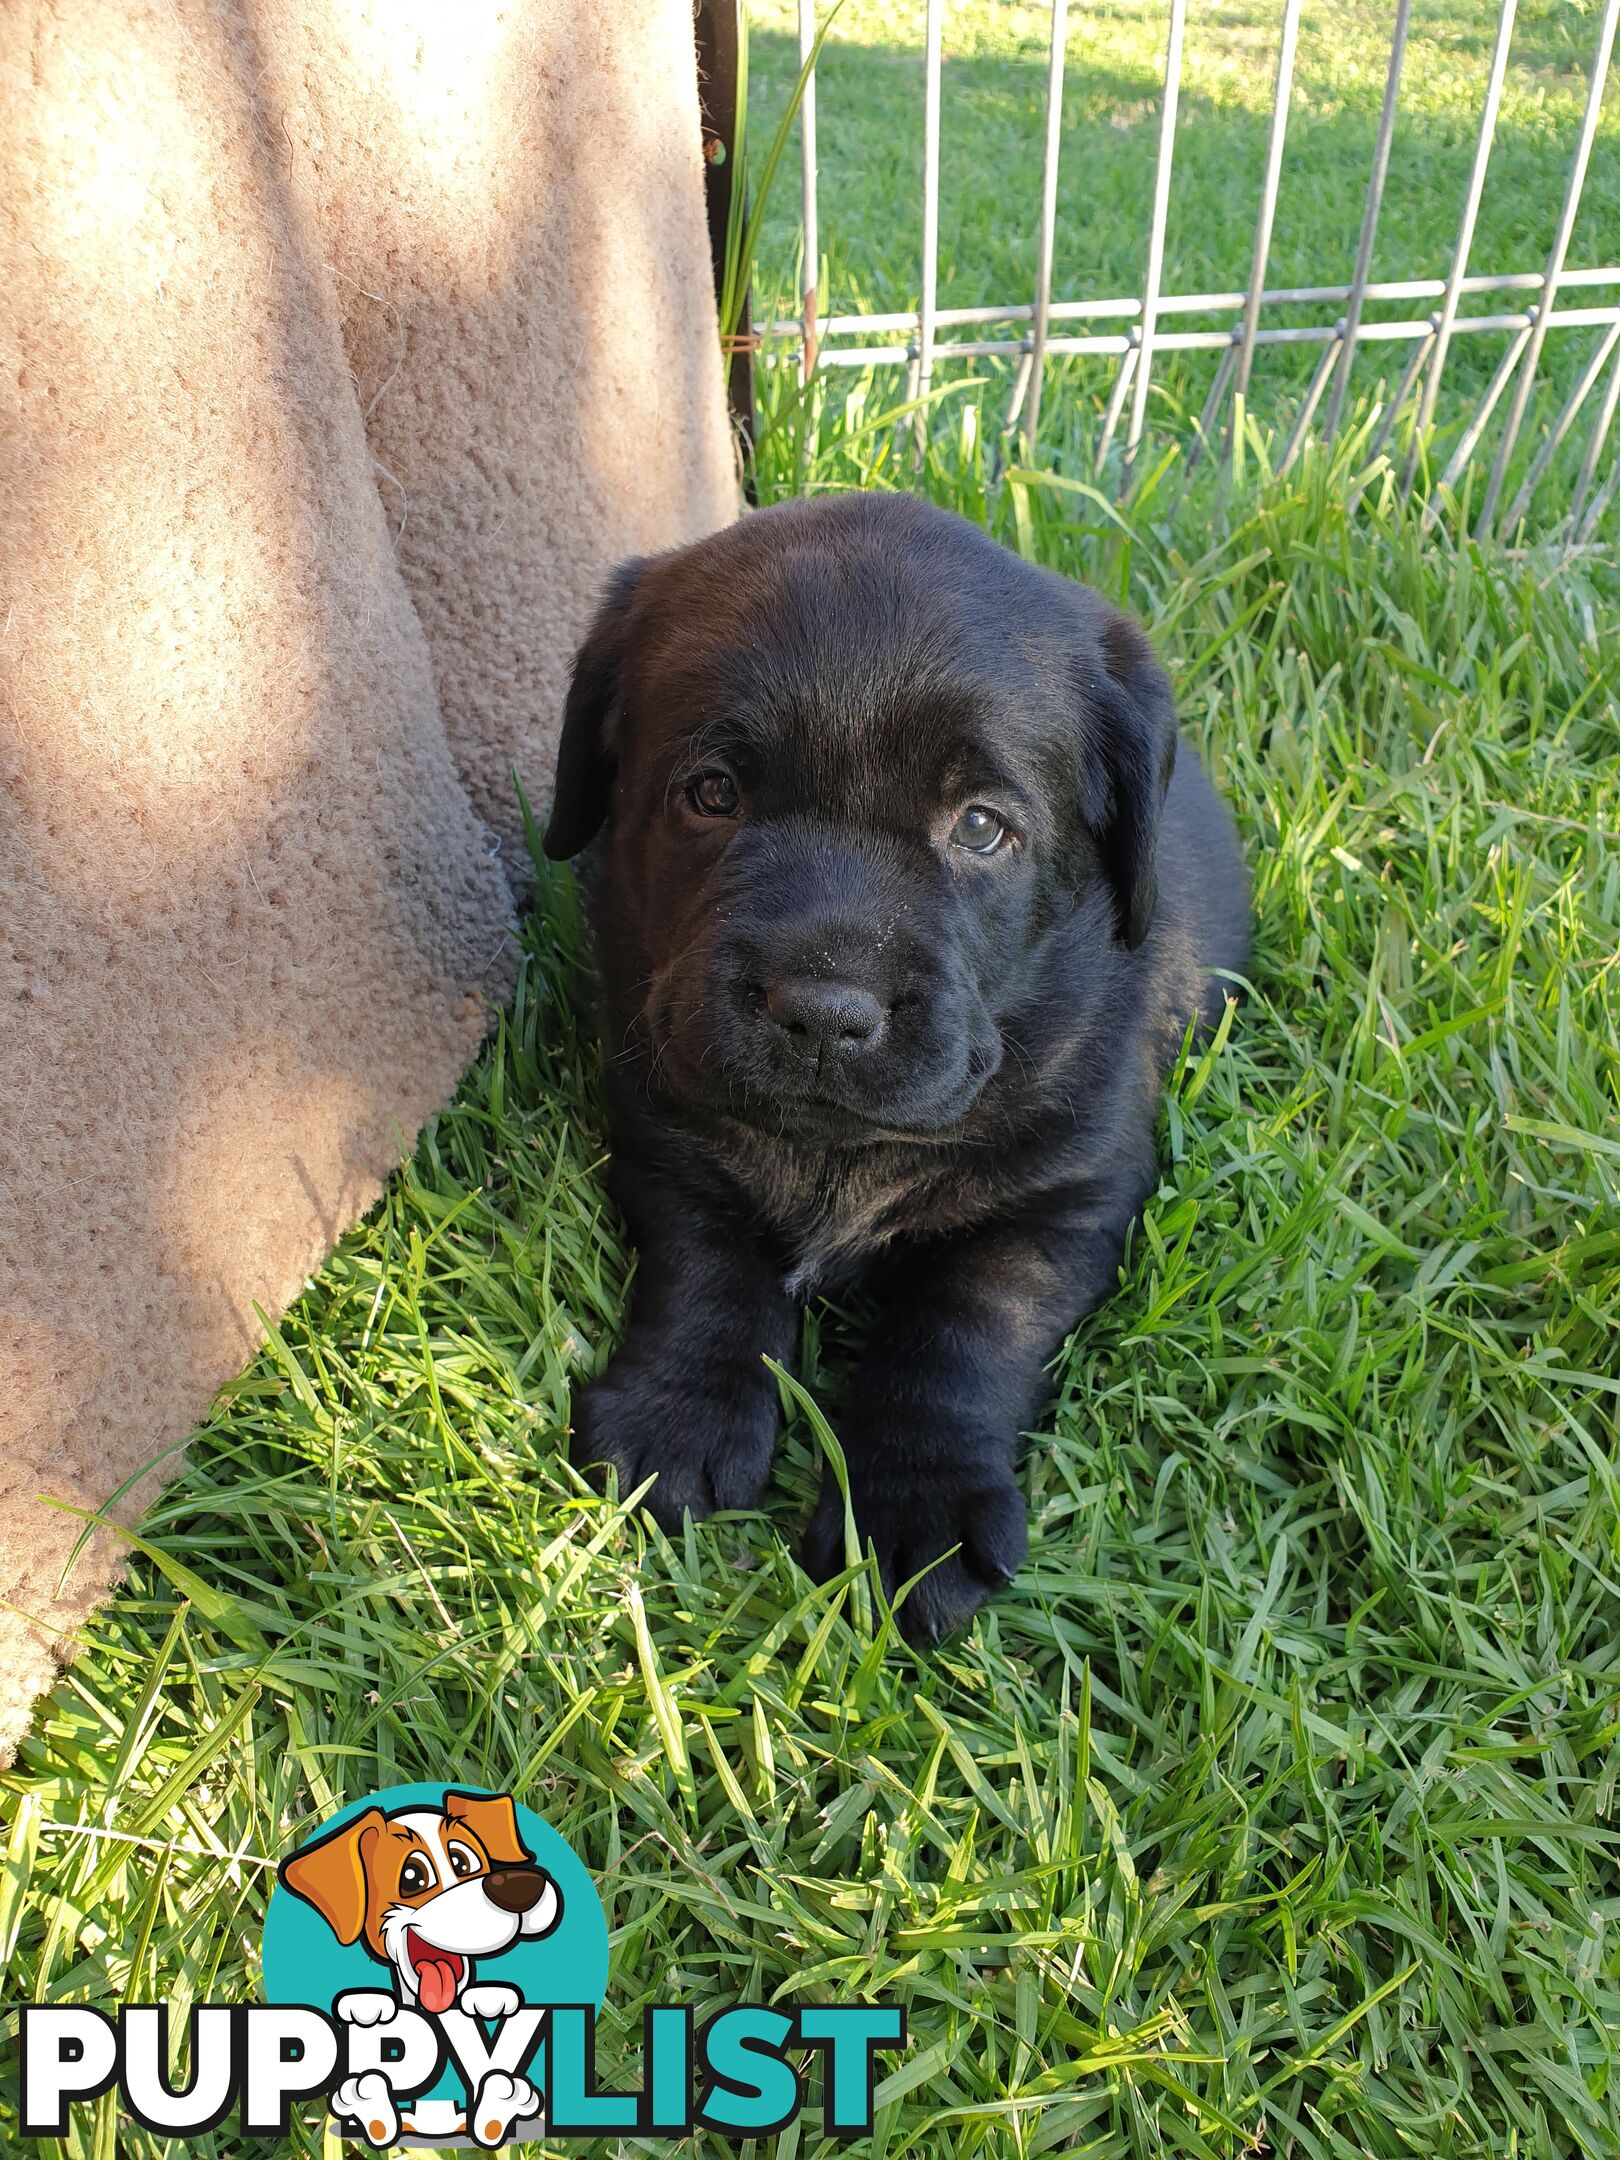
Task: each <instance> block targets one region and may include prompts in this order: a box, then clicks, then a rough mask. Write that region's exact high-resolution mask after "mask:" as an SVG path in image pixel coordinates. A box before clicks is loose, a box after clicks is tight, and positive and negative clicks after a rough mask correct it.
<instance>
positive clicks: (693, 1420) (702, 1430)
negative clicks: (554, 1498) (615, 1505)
mask: <svg viewBox="0 0 1620 2160" xmlns="http://www.w3.org/2000/svg"><path fill="white" fill-rule="evenodd" d="M778 1423H779V1411H778V1406H777V1400H776V1391H775V1389H774V1388H772V1387H769V1386H768V1385H766V1384H763V1377H762V1376H756V1375H755V1374H754V1373H753V1372H749V1373H748V1374H747V1375H746V1385H738V1384H736V1383H732V1382H728V1381H727V1379H726V1378H725V1377H724V1376H722V1375H721V1374H719V1373H716V1374H714V1375H713V1376H709V1375H704V1376H701V1377H700V1378H699V1379H698V1381H697V1382H696V1384H694V1383H693V1382H692V1381H690V1380H686V1381H683V1380H682V1379H681V1378H680V1377H679V1376H678V1375H673V1374H671V1375H666V1374H663V1373H661V1372H658V1371H655V1370H652V1369H650V1368H649V1367H648V1366H647V1365H644V1364H642V1363H640V1362H639V1361H638V1362H637V1363H634V1364H632V1363H629V1362H628V1361H626V1360H624V1359H621V1360H620V1361H619V1363H618V1364H616V1365H613V1366H610V1367H609V1369H608V1370H607V1372H606V1373H604V1375H603V1376H602V1378H601V1379H600V1380H597V1381H595V1382H594V1383H593V1384H592V1385H591V1386H590V1387H588V1388H586V1389H585V1390H584V1391H583V1392H582V1393H580V1394H577V1395H576V1396H575V1397H574V1414H573V1427H574V1438H573V1444H572V1446H571V1448H570V1449H569V1455H570V1459H571V1460H572V1462H573V1464H574V1466H575V1468H576V1469H578V1470H583V1471H585V1472H586V1473H587V1474H595V1475H597V1476H598V1477H599V1476H600V1475H601V1474H602V1472H603V1471H604V1470H609V1469H611V1470H613V1471H615V1472H616V1473H617V1475H618V1480H619V1496H620V1498H621V1499H623V1498H624V1497H625V1495H626V1494H628V1493H632V1492H634V1491H635V1489H636V1487H637V1486H638V1485H640V1484H642V1483H643V1482H644V1480H646V1479H647V1478H649V1477H653V1476H655V1475H656V1477H657V1480H658V1482H657V1483H656V1484H655V1485H654V1486H653V1487H652V1489H651V1490H650V1491H649V1492H648V1494H647V1496H646V1498H645V1500H644V1501H643V1503H642V1504H643V1506H644V1507H645V1508H646V1509H647V1511H648V1513H649V1514H651V1515H652V1516H653V1518H654V1520H655V1521H657V1522H658V1523H660V1524H661V1525H662V1527H663V1528H664V1529H665V1530H678V1529H679V1528H680V1525H681V1518H682V1516H683V1515H687V1514H690V1515H691V1517H692V1519H693V1521H694V1522H696V1521H700V1520H701V1519H702V1517H703V1516H705V1515H708V1514H712V1513H713V1511H714V1510H715V1509H716V1508H750V1507H754V1506H756V1505H757V1504H758V1502H759V1500H760V1497H761V1495H762V1494H763V1493H764V1491H765V1487H766V1485H767V1484H768V1483H769V1481H770V1475H771V1457H772V1455H773V1454H774V1452H775V1449H776V1434H777V1427H778Z"/></svg>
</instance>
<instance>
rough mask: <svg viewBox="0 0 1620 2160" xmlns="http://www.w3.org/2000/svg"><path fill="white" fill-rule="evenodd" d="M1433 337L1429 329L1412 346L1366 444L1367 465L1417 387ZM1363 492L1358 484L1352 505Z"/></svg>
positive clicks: (1431, 346)
mask: <svg viewBox="0 0 1620 2160" xmlns="http://www.w3.org/2000/svg"><path fill="white" fill-rule="evenodd" d="M1434 339H1435V333H1434V332H1433V331H1432V330H1431V331H1430V332H1429V334H1428V336H1427V337H1422V338H1419V339H1418V341H1417V343H1416V344H1415V345H1414V346H1413V348H1412V356H1411V358H1410V359H1409V360H1408V361H1407V363H1406V369H1405V372H1404V373H1403V374H1402V376H1401V379H1400V381H1399V383H1398V384H1397V385H1396V388H1395V395H1394V396H1393V397H1392V398H1391V399H1390V401H1389V403H1388V404H1387V405H1386V406H1385V407H1384V410H1383V413H1382V415H1381V416H1380V418H1379V422H1378V426H1377V428H1376V429H1375V430H1374V433H1373V438H1372V441H1371V442H1370V443H1368V445H1367V463H1368V464H1369V465H1373V464H1375V463H1376V462H1377V459H1378V456H1379V453H1380V452H1381V451H1382V450H1383V447H1384V445H1385V443H1387V442H1388V441H1389V438H1390V436H1391V435H1392V434H1393V433H1394V432H1395V423H1396V422H1397V421H1398V420H1399V419H1400V417H1401V414H1402V413H1403V412H1404V411H1405V409H1406V401H1407V399H1408V398H1410V396H1411V395H1412V392H1413V391H1414V390H1415V389H1416V388H1417V379H1418V377H1419V376H1420V375H1421V374H1422V372H1423V368H1424V363H1425V362H1426V361H1427V360H1428V358H1429V356H1430V354H1431V353H1432V352H1433V351H1434ZM1364 492H1365V489H1364V487H1361V486H1358V487H1357V488H1356V490H1355V493H1354V494H1353V495H1352V496H1351V498H1350V502H1351V505H1352V506H1353V505H1354V504H1356V503H1358V502H1360V500H1361V498H1362V495H1363V493H1364Z"/></svg>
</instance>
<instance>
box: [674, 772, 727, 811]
mask: <svg viewBox="0 0 1620 2160" xmlns="http://www.w3.org/2000/svg"><path fill="white" fill-rule="evenodd" d="M686 799H687V801H688V802H689V803H690V804H691V805H692V808H693V809H694V810H695V811H696V812H697V814H698V816H699V817H735V816H736V815H737V805H738V802H739V800H740V797H739V796H738V793H737V783H736V781H735V780H733V779H732V777H731V775H730V773H727V772H706V773H699V774H698V776H697V778H696V779H695V780H694V781H693V782H692V784H691V786H690V787H688V789H687V791H686Z"/></svg>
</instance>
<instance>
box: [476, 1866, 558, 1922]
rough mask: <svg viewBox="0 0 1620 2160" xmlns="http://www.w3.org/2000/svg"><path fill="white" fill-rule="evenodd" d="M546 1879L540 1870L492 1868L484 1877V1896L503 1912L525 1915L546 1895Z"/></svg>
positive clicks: (529, 1868)
mask: <svg viewBox="0 0 1620 2160" xmlns="http://www.w3.org/2000/svg"><path fill="white" fill-rule="evenodd" d="M545 1888H546V1878H545V1877H544V1875H542V1874H541V1872H540V1870H539V1869H538V1868H531V1867H502V1868H491V1869H490V1871H489V1873H488V1874H487V1875H486V1876H485V1877H484V1895H485V1897H487V1898H488V1899H489V1902H490V1903H491V1904H492V1905H498V1906H499V1907H500V1909H501V1911H502V1912H510V1913H525V1912H527V1911H528V1910H529V1908H530V1907H531V1906H532V1905H538V1904H539V1902H540V1900H541V1898H542V1897H543V1896H544V1895H545Z"/></svg>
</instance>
